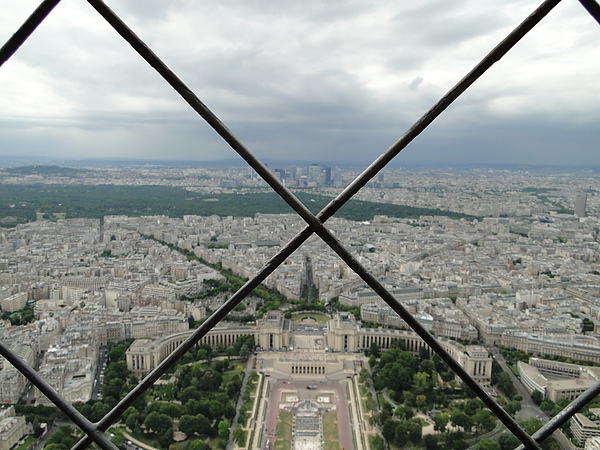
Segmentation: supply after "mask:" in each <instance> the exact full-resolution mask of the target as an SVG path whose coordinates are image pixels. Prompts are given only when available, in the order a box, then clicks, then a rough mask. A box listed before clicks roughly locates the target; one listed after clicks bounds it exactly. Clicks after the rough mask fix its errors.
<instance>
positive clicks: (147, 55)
mask: <svg viewBox="0 0 600 450" xmlns="http://www.w3.org/2000/svg"><path fill="white" fill-rule="evenodd" d="M88 1H90V3H92V4H93V6H94V5H96V6H95V7H96V9H97V10H98V11H99V12H100V13H101V14H103V15H106V16H105V18H106V19H107V20H108V21H109V22H110V21H111V19H112V21H113V22H114V24H113V27H115V28H116V29H117V31H119V30H121V31H119V33H120V34H122V35H123V37H125V38H126V39H127V40H128V41H130V43H131V44H132V45H133V46H134V48H136V47H139V49H137V48H136V50H138V53H140V54H142V56H143V57H144V59H146V60H147V61H148V62H149V63H150V64H151V65H152V66H153V67H155V63H158V66H159V68H160V69H161V70H162V71H163V72H164V71H165V70H166V76H167V77H169V78H170V77H171V76H173V77H175V76H174V74H172V73H171V72H170V71H169V70H168V69H167V68H166V66H164V64H162V62H161V61H160V60H158V58H157V57H156V56H155V55H154V54H153V53H152V52H151V51H150V50H149V49H148V48H147V47H146V46H145V45H144V44H143V43H141V41H140V40H139V39H138V38H137V37H136V36H135V35H133V33H132V32H131V31H130V30H129V29H128V28H127V27H125V25H124V24H123V23H122V22H121V21H120V19H118V18H117V17H116V16H114V14H112V12H111V11H110V10H109V9H108V8H106V7H105V5H103V4H102V3H101V2H97V1H95V0H88ZM557 3H558V2H557V1H555V2H546V3H545V4H544V5H542V7H540V8H539V9H538V10H537V11H536V12H535V13H534V14H532V16H530V17H529V18H528V19H527V20H526V21H525V22H524V23H523V24H522V25H521V26H520V27H519V28H518V29H517V30H515V32H513V33H512V34H511V35H510V36H509V38H507V39H506V40H505V41H503V43H501V45H499V46H498V47H497V48H496V49H494V51H492V52H491V53H490V55H488V57H486V58H485V59H484V61H483V62H482V63H481V64H480V65H479V66H477V67H476V69H474V71H472V73H471V74H470V75H474V76H467V77H465V79H463V81H462V82H461V83H459V85H458V88H457V89H454V90H453V91H451V92H450V93H449V94H447V95H446V96H445V97H444V99H445V100H446V102H443V101H440V102H438V104H437V105H436V107H437V108H436V107H434V108H432V109H435V110H437V111H438V112H437V114H426V116H425V118H427V117H430V120H429V121H427V120H421V121H420V125H421V127H420V128H421V129H420V130H418V128H419V126H418V125H419V123H418V124H417V126H414V127H413V129H412V130H409V132H408V133H406V134H405V136H404V138H405V139H404V145H398V143H397V144H395V145H394V146H393V147H392V148H391V149H390V151H387V152H386V153H385V154H384V155H383V156H382V157H380V158H379V159H378V160H377V161H376V162H375V163H374V164H372V165H371V166H370V168H369V169H367V171H365V172H364V173H363V176H361V177H359V179H358V182H355V183H354V184H353V185H351V186H350V187H351V189H347V190H346V191H345V192H344V193H345V194H347V198H348V199H349V198H350V197H351V195H353V194H350V195H348V194H349V192H350V191H351V190H352V188H353V189H354V190H355V191H358V190H359V189H360V188H361V187H362V185H361V184H360V182H361V180H363V181H364V180H365V179H366V177H365V176H368V175H369V172H371V175H370V176H371V177H372V176H374V175H375V174H376V173H377V171H378V170H380V169H381V168H382V167H383V166H384V165H385V164H386V163H387V162H388V161H389V160H391V158H393V157H394V156H395V155H396V154H397V153H398V152H399V151H400V150H401V149H402V148H404V147H405V146H406V145H407V144H408V143H409V142H410V141H411V140H412V139H414V137H416V135H418V134H419V133H420V132H421V131H422V130H423V129H425V128H426V126H427V125H428V124H429V123H431V121H433V120H434V119H435V117H437V115H439V114H440V113H441V112H442V111H443V110H444V109H445V108H447V107H448V106H449V104H451V103H452V101H453V100H454V99H456V98H458V96H459V95H460V94H461V93H462V92H463V91H464V90H465V89H466V88H467V87H468V86H470V85H471V84H472V83H473V82H474V81H475V80H476V79H477V78H478V77H479V76H480V75H481V74H482V73H483V72H485V70H487V68H489V67H490V66H491V65H492V64H493V63H494V62H495V61H497V60H498V59H499V58H500V57H501V56H502V55H503V54H505V53H506V52H507V51H508V50H509V49H510V48H511V47H512V46H513V45H514V44H515V43H516V42H518V40H519V39H520V38H521V37H522V36H524V35H525V33H526V32H527V31H529V30H530V29H531V28H532V27H533V26H534V25H535V24H536V23H538V22H539V20H541V18H542V17H543V16H545V14H547V12H548V11H549V10H550V9H551V8H552V7H553V6H554V5H556V4H557ZM98 5H99V6H98ZM549 5H550V8H543V6H549ZM115 19H116V22H115ZM123 27H125V28H124V30H123ZM140 46H141V47H140ZM151 61H152V62H151ZM153 63H154V64H153ZM155 68H156V67H155ZM157 70H158V69H157ZM163 76H164V75H163ZM167 81H169V80H167ZM174 81H175V85H174V83H172V82H170V84H171V85H172V86H173V87H174V88H175V89H176V90H177V91H178V92H180V94H181V93H182V92H181V89H180V88H181V87H184V88H185V90H184V91H183V93H182V95H184V96H185V97H188V96H189V94H191V93H190V92H189V90H188V89H187V88H186V87H185V85H183V83H182V82H181V81H180V80H179V79H178V78H177V77H175V80H174ZM461 88H462V90H461ZM186 94H188V95H186ZM444 99H442V100H444ZM186 100H187V101H188V103H190V105H191V106H192V107H193V108H194V109H195V110H197V112H198V113H199V114H200V115H201V116H203V117H205V120H206V119H207V118H208V120H207V121H209V123H211V125H212V126H213V128H215V129H216V131H217V132H218V133H219V134H220V135H222V136H223V137H224V139H225V140H226V141H227V142H228V143H229V144H230V145H231V146H232V147H233V148H234V150H236V151H238V153H240V150H241V152H242V153H246V152H247V153H249V152H248V151H247V149H246V148H245V147H244V146H243V145H242V144H241V143H240V142H239V141H237V139H236V138H235V137H234V136H233V135H232V134H231V133H230V132H229V130H227V129H226V127H225V126H224V125H223V124H222V123H221V122H220V121H219V120H218V119H217V118H216V116H214V115H213V114H212V112H210V111H209V110H208V108H206V107H205V106H204V105H203V104H202V103H201V102H200V101H199V100H198V99H197V98H196V97H195V95H193V94H191V98H190V99H188V98H186ZM190 100H191V101H190ZM430 113H432V111H431V110H430ZM410 131H416V133H414V136H412V137H410ZM407 137H409V138H408V139H406V138H407ZM399 143H402V139H401V140H400V141H399ZM242 157H244V159H246V161H247V162H249V164H251V166H253V167H254V166H255V165H256V163H258V165H259V166H262V164H261V163H260V162H258V160H255V161H248V159H249V157H251V158H254V157H253V155H251V154H250V155H249V157H248V155H246V156H245V155H242ZM386 157H387V158H386ZM386 159H387V161H386ZM252 163H255V164H252ZM263 167H264V166H263ZM254 168H255V170H256V167H254ZM264 169H265V170H264V172H265V173H266V177H263V178H269V175H271V174H270V172H269V171H268V170H267V169H266V168H264ZM257 172H259V173H260V172H263V171H262V170H257ZM261 176H262V174H261ZM273 178H274V177H273ZM266 181H267V182H269V184H270V185H271V186H272V187H273V188H274V189H275V190H276V191H279V190H280V189H277V187H278V180H276V179H275V180H274V182H270V180H268V179H266ZM367 181H368V180H367ZM364 183H366V181H364ZM279 186H280V185H279ZM283 190H285V188H283ZM278 193H279V192H278ZM344 193H343V194H344ZM280 195H281V193H280ZM291 197H292V199H291V202H292V203H296V202H297V200H296V199H295V197H293V196H291ZM286 201H288V199H286ZM288 203H289V204H290V201H288ZM298 203H299V202H298ZM342 204H343V202H340V201H339V198H337V199H336V200H334V201H333V202H332V203H331V204H330V205H328V208H326V209H328V210H329V211H325V213H324V214H323V215H325V214H327V212H329V214H331V215H333V213H334V212H335V211H334V210H335V209H336V208H337V209H339V207H341V205H342ZM291 206H292V207H293V208H294V209H295V210H296V211H297V212H298V213H299V214H300V215H301V216H303V218H304V219H305V220H306V221H307V222H308V223H309V224H311V225H312V226H311V228H313V229H315V228H316V229H318V230H319V231H318V234H319V235H320V236H321V237H322V239H324V240H326V242H327V240H329V239H328V237H329V238H333V237H332V235H331V234H330V233H329V232H328V230H327V229H326V228H324V227H323V226H322V224H320V223H319V222H318V221H317V223H315V221H314V216H312V215H311V214H310V213H308V214H306V210H305V208H303V205H301V204H300V205H298V204H296V205H291ZM303 212H304V214H303ZM320 215H321V214H320ZM308 235H310V234H308ZM308 235H307V236H308ZM334 241H335V239H333V241H331V243H329V242H328V243H329V244H330V245H333V246H335V247H337V250H336V249H335V248H334V250H336V252H337V253H338V254H339V255H340V256H342V257H343V259H345V260H346V262H347V263H348V262H350V265H351V266H354V267H353V268H355V269H356V271H357V272H364V273H363V275H364V276H363V279H365V277H367V275H368V274H367V273H366V271H364V270H361V267H360V265H357V264H356V263H357V262H356V261H354V263H353V262H352V261H351V259H352V256H351V255H350V254H349V253H347V252H346V254H344V252H345V249H343V247H341V246H340V245H335V244H333V242H334ZM349 258H350V259H349ZM361 276H362V275H361ZM255 280H257V279H256V278H255ZM365 281H370V283H369V284H371V285H372V286H371V287H372V288H373V287H375V290H376V291H377V290H379V291H381V289H383V287H382V286H379V288H378V287H377V285H376V283H373V282H374V281H375V282H376V280H374V279H373V280H365ZM257 284H258V283H257ZM383 292H385V293H386V294H387V295H385V294H383V295H384V297H391V295H389V293H387V292H386V291H385V289H383ZM380 294H381V292H380ZM231 300H233V298H232V299H231ZM391 300H392V301H393V300H394V299H393V297H391ZM228 303H232V306H235V304H233V302H228ZM224 306H225V305H224ZM399 306H400V308H401V305H399ZM225 314H226V313H225ZM407 314H408V313H407ZM408 315H409V316H410V314H408ZM215 318H216V316H215ZM216 320H217V321H218V320H220V319H218V318H216ZM413 328H414V327H413ZM206 332H207V331H205V332H204V334H205V333H206ZM200 337H201V336H200ZM198 339H199V338H198ZM192 345H193V344H192ZM433 347H435V344H434V346H433ZM182 351H184V350H183V349H182ZM181 354H183V353H181ZM178 356H180V355H177V357H178ZM448 356H449V355H448ZM449 359H450V360H451V361H453V359H452V358H451V357H450V356H449ZM169 365H170V363H169ZM457 372H460V369H459V370H458V371H457ZM465 374H466V372H465ZM466 375H467V378H470V377H468V374H466ZM461 378H462V377H461ZM492 402H493V400H492ZM493 403H494V404H495V402H493ZM502 411H503V410H502ZM511 420H512V419H511ZM509 427H510V424H509ZM517 428H518V426H517ZM519 429H520V428H519ZM516 434H519V433H518V432H517V433H516ZM525 436H527V435H525ZM527 437H528V436H527ZM522 440H525V441H526V440H527V438H525V439H522ZM529 444H531V443H529ZM528 447H529V445H528ZM531 448H536V446H535V442H533V446H532V447H531Z"/></svg>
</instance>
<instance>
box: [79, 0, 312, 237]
mask: <svg viewBox="0 0 600 450" xmlns="http://www.w3.org/2000/svg"><path fill="white" fill-rule="evenodd" d="M88 3H89V4H90V5H91V6H92V7H93V8H94V9H95V10H96V11H97V12H98V13H99V14H100V15H101V16H102V17H104V19H105V20H106V21H107V22H108V23H109V24H110V25H111V26H112V27H113V28H114V30H115V31H116V32H117V33H119V35H120V36H121V37H122V38H123V39H125V41H127V43H128V44H129V45H131V47H133V49H134V50H135V51H136V52H137V53H138V54H139V55H140V56H141V57H142V58H143V59H144V60H145V61H146V62H147V63H148V64H150V66H152V67H153V68H154V70H156V71H157V72H158V74H159V75H160V76H161V77H162V78H163V79H164V80H165V81H166V82H167V83H168V84H169V85H170V86H171V87H172V88H173V89H175V91H177V93H179V95H180V96H181V97H182V98H183V99H184V100H185V101H186V102H187V104H188V105H189V106H191V108H192V109H193V110H194V111H196V113H198V115H199V116H200V117H202V118H203V119H204V120H205V121H206V123H208V124H209V125H210V126H211V127H212V128H213V130H215V131H216V132H217V134H219V136H221V138H223V140H224V141H225V142H227V144H229V146H230V147H231V148H232V149H233V150H234V151H235V152H236V153H237V154H238V155H240V156H241V157H242V158H243V159H244V160H245V161H246V162H247V163H248V165H250V167H252V168H253V169H254V170H255V171H256V172H257V173H258V174H259V175H260V176H261V177H262V179H263V180H265V181H266V182H267V183H268V184H269V186H271V188H272V189H273V190H274V191H275V192H277V194H279V196H280V197H281V198H282V199H283V200H284V201H285V202H286V203H287V204H288V205H290V206H291V207H292V209H293V210H294V211H296V213H298V215H300V217H302V219H304V221H305V222H306V223H308V224H309V225H311V226H318V225H319V221H318V220H317V219H316V218H315V216H314V215H313V214H312V213H311V212H310V211H309V210H308V208H306V207H305V206H304V205H303V204H302V202H301V201H300V200H298V199H297V198H296V196H295V195H294V194H292V192H291V191H290V190H289V189H288V188H286V187H285V185H284V184H283V183H282V182H281V181H279V180H278V179H277V178H275V176H274V175H273V173H271V171H270V170H269V169H267V167H266V166H265V165H264V164H263V163H262V162H261V161H260V160H259V159H258V158H256V156H254V155H253V154H252V153H251V152H250V150H248V148H247V147H246V146H245V145H244V144H243V143H242V142H241V141H240V140H239V139H238V138H237V137H236V136H235V135H234V134H233V133H232V132H231V130H229V128H227V126H225V124H224V123H223V122H222V121H221V120H220V119H219V118H218V117H217V116H216V115H215V114H214V113H213V112H212V111H211V110H210V109H209V108H208V107H207V106H206V105H205V104H204V103H203V102H202V101H201V100H200V99H199V98H198V97H197V96H196V94H194V93H193V92H192V91H191V89H190V88H188V87H187V86H186V85H185V83H184V82H183V81H182V80H181V79H180V78H179V77H178V76H177V75H175V73H173V72H172V71H171V69H169V68H168V67H167V65H166V64H165V63H164V62H163V61H162V60H161V59H160V58H159V57H158V56H157V55H156V54H155V53H154V52H153V51H152V50H151V49H150V48H149V47H148V46H147V45H146V44H145V43H144V42H143V41H142V40H141V39H140V38H139V37H138V36H137V35H136V34H135V33H134V32H133V31H132V30H131V29H130V28H129V27H128V26H127V25H126V24H125V22H123V21H122V20H121V18H120V17H119V16H117V15H116V14H115V13H114V12H113V11H112V10H111V9H110V8H109V7H108V6H107V5H106V4H105V3H104V2H103V1H102V0H88Z"/></svg>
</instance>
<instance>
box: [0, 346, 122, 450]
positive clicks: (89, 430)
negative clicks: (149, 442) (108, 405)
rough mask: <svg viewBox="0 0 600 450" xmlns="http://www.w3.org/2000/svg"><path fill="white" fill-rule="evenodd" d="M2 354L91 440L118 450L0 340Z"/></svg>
mask: <svg viewBox="0 0 600 450" xmlns="http://www.w3.org/2000/svg"><path fill="white" fill-rule="evenodd" d="M0 354H1V355H2V356H4V357H5V358H6V360H7V361H8V362H10V363H11V364H12V365H13V366H14V367H15V369H17V370H18V371H19V372H21V373H22V374H23V375H24V376H25V378H27V379H28V380H29V381H31V382H32V383H33V384H34V386H35V387H36V388H38V389H39V390H40V391H41V392H42V393H43V394H44V395H45V396H46V397H48V398H49V399H50V401H51V402H52V403H54V404H55V405H56V406H58V408H59V409H60V410H61V411H62V412H64V413H65V415H66V416H67V417H68V418H69V419H71V420H72V421H73V423H74V424H75V425H77V426H78V427H79V428H81V429H82V430H83V431H84V432H85V433H86V434H87V435H88V436H90V440H93V441H94V442H95V443H96V444H98V445H99V446H100V447H101V448H103V449H107V450H117V447H116V446H115V445H114V444H113V443H112V442H110V441H109V440H108V438H107V437H106V436H105V435H104V434H103V433H101V432H99V431H98V430H97V428H96V426H95V425H94V424H92V423H91V422H90V421H89V420H88V419H86V418H85V417H84V416H83V415H82V414H81V413H80V412H79V411H77V410H76V409H75V408H74V407H73V405H71V404H70V403H69V402H67V401H65V400H64V399H63V398H62V397H61V396H60V395H59V394H58V393H57V392H56V391H55V390H54V389H53V388H52V386H50V385H49V384H48V383H47V382H46V380H44V379H43V378H42V377H41V376H40V375H39V374H38V373H37V372H35V371H34V370H33V369H32V368H31V367H29V366H28V365H27V363H26V362H25V361H23V360H22V359H21V358H20V357H19V355H17V354H16V353H15V352H14V351H13V350H12V349H11V348H10V347H7V346H6V345H4V344H3V343H2V342H0Z"/></svg>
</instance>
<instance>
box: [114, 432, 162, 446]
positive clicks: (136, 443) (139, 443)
mask: <svg viewBox="0 0 600 450" xmlns="http://www.w3.org/2000/svg"><path fill="white" fill-rule="evenodd" d="M123 437H124V438H125V439H127V440H128V441H131V442H133V443H134V444H135V445H137V446H138V447H141V448H145V449H146V450H160V449H158V448H155V447H152V446H150V445H148V444H144V443H143V442H142V441H138V440H137V439H136V438H134V437H133V436H131V435H129V433H127V432H125V431H123Z"/></svg>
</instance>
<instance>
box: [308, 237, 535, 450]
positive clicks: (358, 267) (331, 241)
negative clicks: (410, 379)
mask: <svg viewBox="0 0 600 450" xmlns="http://www.w3.org/2000/svg"><path fill="white" fill-rule="evenodd" d="M316 233H317V234H318V235H319V237H320V238H321V239H322V240H323V241H325V242H326V243H327V245H329V246H330V247H331V249H332V250H333V251H334V252H336V253H337V254H338V256H339V257H340V258H342V260H343V261H344V262H345V263H346V264H348V266H349V267H350V268H351V269H352V270H354V272H355V273H356V274H357V275H358V276H360V277H361V278H362V279H363V280H364V281H365V282H366V283H367V284H368V285H369V287H371V289H373V290H374V291H375V293H376V294H378V295H379V296H380V297H381V299H382V300H383V301H385V302H386V303H387V304H388V305H389V306H390V307H391V308H392V309H393V310H394V311H395V312H396V313H397V314H398V315H399V316H400V317H402V319H404V321H405V322H406V323H407V324H408V326H410V327H411V328H412V329H413V330H414V331H415V332H416V333H417V334H418V335H419V336H420V337H421V339H423V340H424V341H425V343H426V344H427V345H429V347H430V348H431V349H432V350H433V351H434V352H435V353H437V355H438V356H439V357H440V358H442V360H444V362H445V363H446V364H448V366H449V367H450V368H451V369H452V370H453V371H454V373H456V374H457V375H458V376H459V377H460V378H461V379H462V380H463V381H464V382H465V384H466V385H467V386H469V388H471V389H472V390H473V391H474V392H475V393H476V394H477V396H478V397H479V398H480V399H481V400H482V401H483V402H484V403H485V404H486V405H487V407H488V408H490V410H491V411H492V412H493V413H494V414H495V415H496V417H498V419H500V421H502V423H504V425H505V426H506V428H508V429H509V430H510V431H511V432H512V433H513V434H514V435H515V436H517V437H518V438H519V439H520V440H521V442H523V444H525V447H526V448H527V449H540V448H541V447H540V446H539V445H538V443H537V442H536V441H535V440H533V439H532V437H531V436H529V435H528V434H527V433H526V432H525V431H524V430H523V429H522V428H521V427H520V426H519V425H518V424H517V423H516V422H515V420H514V419H513V418H512V417H511V416H510V415H509V414H508V413H507V412H506V411H505V410H504V409H503V408H502V407H501V406H500V405H499V404H498V403H497V402H496V401H495V400H494V399H493V398H492V397H491V396H490V395H489V394H488V393H487V392H486V391H485V390H484V389H483V388H482V387H481V385H480V384H479V383H478V382H477V381H475V380H474V379H473V378H472V377H471V375H469V373H468V372H467V371H466V370H465V369H464V368H463V367H462V366H461V365H460V364H459V363H458V362H457V361H456V360H455V359H454V358H453V357H452V356H451V355H450V353H448V352H447V351H446V349H445V348H444V347H442V345H441V344H440V343H439V342H438V340H437V339H436V338H434V337H433V335H432V334H431V333H429V331H427V330H426V329H425V327H424V326H423V325H421V323H420V322H419V321H417V319H415V317H414V316H413V315H412V314H411V313H410V312H409V311H408V310H407V309H406V308H404V306H403V305H402V304H401V303H400V302H399V301H398V300H396V299H395V298H394V296H393V295H392V294H390V293H389V292H388V291H387V290H386V289H385V288H384V287H383V285H382V284H381V283H380V282H379V281H378V280H377V279H376V278H375V277H374V276H373V275H371V274H370V273H369V272H368V271H367V270H366V269H365V268H364V267H363V266H362V264H360V262H359V261H358V260H357V259H356V258H355V257H354V256H353V255H352V254H351V253H350V252H349V251H348V250H347V249H346V248H345V247H344V246H343V245H342V244H341V243H340V242H339V241H338V240H337V239H336V238H335V236H333V235H332V234H331V232H330V231H329V230H328V229H327V228H326V227H325V226H324V225H323V226H321V227H320V228H318V229H317V230H316Z"/></svg>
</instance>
